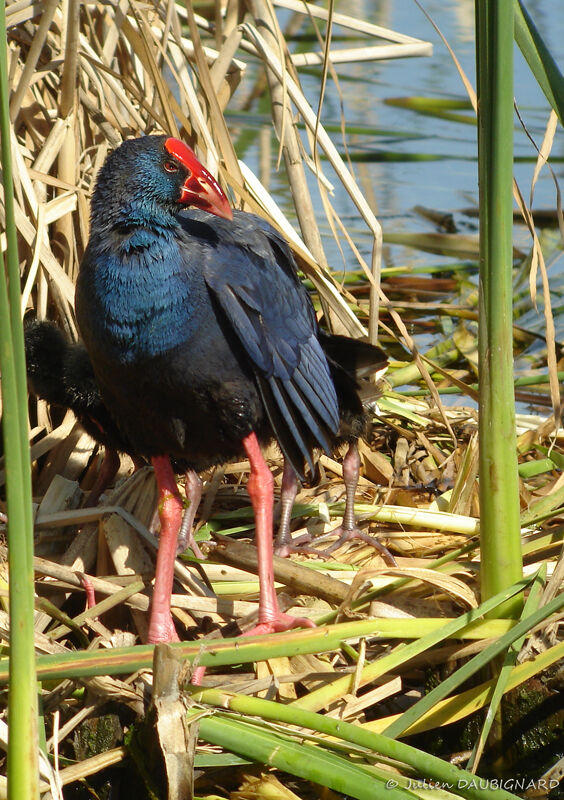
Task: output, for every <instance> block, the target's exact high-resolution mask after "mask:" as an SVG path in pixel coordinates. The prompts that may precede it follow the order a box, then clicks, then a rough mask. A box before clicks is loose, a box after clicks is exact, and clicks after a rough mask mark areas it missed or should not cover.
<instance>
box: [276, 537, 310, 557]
mask: <svg viewBox="0 0 564 800" xmlns="http://www.w3.org/2000/svg"><path fill="white" fill-rule="evenodd" d="M313 540H314V537H313V536H312V535H311V534H310V533H303V534H302V535H301V536H296V538H295V539H292V537H291V536H290V535H289V534H288V536H287V537H284V538H283V539H281V538H280V537H278V538H277V540H276V541H275V542H274V555H275V556H279V557H280V558H288V556H291V555H294V554H295V553H317V552H318V551H317V550H316V549H315V548H314V547H310V545H311V543H312V542H313Z"/></svg>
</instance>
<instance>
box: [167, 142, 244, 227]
mask: <svg viewBox="0 0 564 800" xmlns="http://www.w3.org/2000/svg"><path fill="white" fill-rule="evenodd" d="M165 148H166V149H167V151H168V152H169V153H170V155H171V156H172V157H173V158H175V159H176V160H177V161H179V162H180V163H181V164H182V165H183V166H184V167H186V169H187V170H188V172H189V175H188V177H187V178H186V180H185V182H184V185H183V187H182V194H181V196H180V202H181V203H184V204H185V205H189V206H196V207H197V208H201V209H203V210H204V211H209V213H210V214H216V216H218V217H223V218H224V219H233V211H232V210H231V206H230V205H229V200H228V199H227V197H226V195H225V192H224V191H223V189H222V188H221V186H220V185H219V183H218V182H217V181H216V179H215V178H214V177H213V175H212V174H211V172H208V171H207V169H206V168H205V167H204V165H203V164H201V163H200V162H199V161H198V159H197V158H196V154H195V153H194V151H193V150H192V148H191V147H188V145H187V144H185V143H184V142H181V141H180V139H173V138H170V139H167V140H166V142H165Z"/></svg>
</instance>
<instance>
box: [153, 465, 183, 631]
mask: <svg viewBox="0 0 564 800" xmlns="http://www.w3.org/2000/svg"><path fill="white" fill-rule="evenodd" d="M151 463H152V465H153V468H154V470H155V477H156V479H157V486H158V490H159V517H160V520H161V534H160V538H159V550H158V553H157V568H156V570H155V586H154V589H153V602H152V604H151V618H150V620H149V642H150V643H151V644H156V643H157V642H177V641H179V639H178V635H177V633H176V630H175V628H174V623H173V621H172V616H171V613H170V596H171V594H172V582H173V579H174V561H175V559H176V547H177V540H178V532H179V530H180V525H181V523H182V499H181V497H180V494H179V493H178V487H177V486H176V479H175V477H174V472H173V469H172V466H171V464H170V459H169V458H168V456H154V457H153V458H152V459H151Z"/></svg>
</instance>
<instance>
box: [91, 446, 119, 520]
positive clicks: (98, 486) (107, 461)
mask: <svg viewBox="0 0 564 800" xmlns="http://www.w3.org/2000/svg"><path fill="white" fill-rule="evenodd" d="M119 464H120V460H119V456H118V454H117V452H116V451H115V450H112V449H111V448H109V447H106V449H105V452H104V458H103V460H102V464H101V465H100V471H99V472H98V477H97V478H96V480H95V481H94V486H93V487H92V489H90V492H89V493H88V497H87V498H86V501H85V503H84V508H93V507H94V506H95V505H97V504H98V500H99V499H100V495H102V494H103V493H104V492H105V491H106V489H107V488H108V486H109V485H110V483H111V482H112V481H113V479H114V478H115V476H116V473H117V471H118V469H119Z"/></svg>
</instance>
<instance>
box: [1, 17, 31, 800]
mask: <svg viewBox="0 0 564 800" xmlns="http://www.w3.org/2000/svg"><path fill="white" fill-rule="evenodd" d="M7 65H8V54H7V43H6V14H5V7H4V4H2V10H1V11H0V128H1V131H2V143H1V155H2V180H3V184H4V209H5V223H6V237H7V250H6V257H5V262H4V265H3V267H2V269H1V270H0V369H1V370H2V404H3V422H2V427H3V437H4V449H5V463H6V499H7V509H8V564H9V570H10V676H11V677H10V684H9V697H8V726H9V735H10V738H9V746H8V798H9V800H20V799H21V798H22V797H26V798H31V799H32V798H35V797H39V767H38V737H37V724H38V709H37V685H36V675H35V651H34V627H33V623H34V611H33V590H34V584H33V519H32V509H31V471H30V464H29V443H28V433H27V431H28V427H27V390H26V373H25V356H24V340H23V329H22V323H21V317H20V273H19V260H18V246H17V233H16V225H15V217H14V195H13V182H12V164H11V153H10V144H11V126H10V117H9V108H8V76H7V69H8V67H7Z"/></svg>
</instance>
